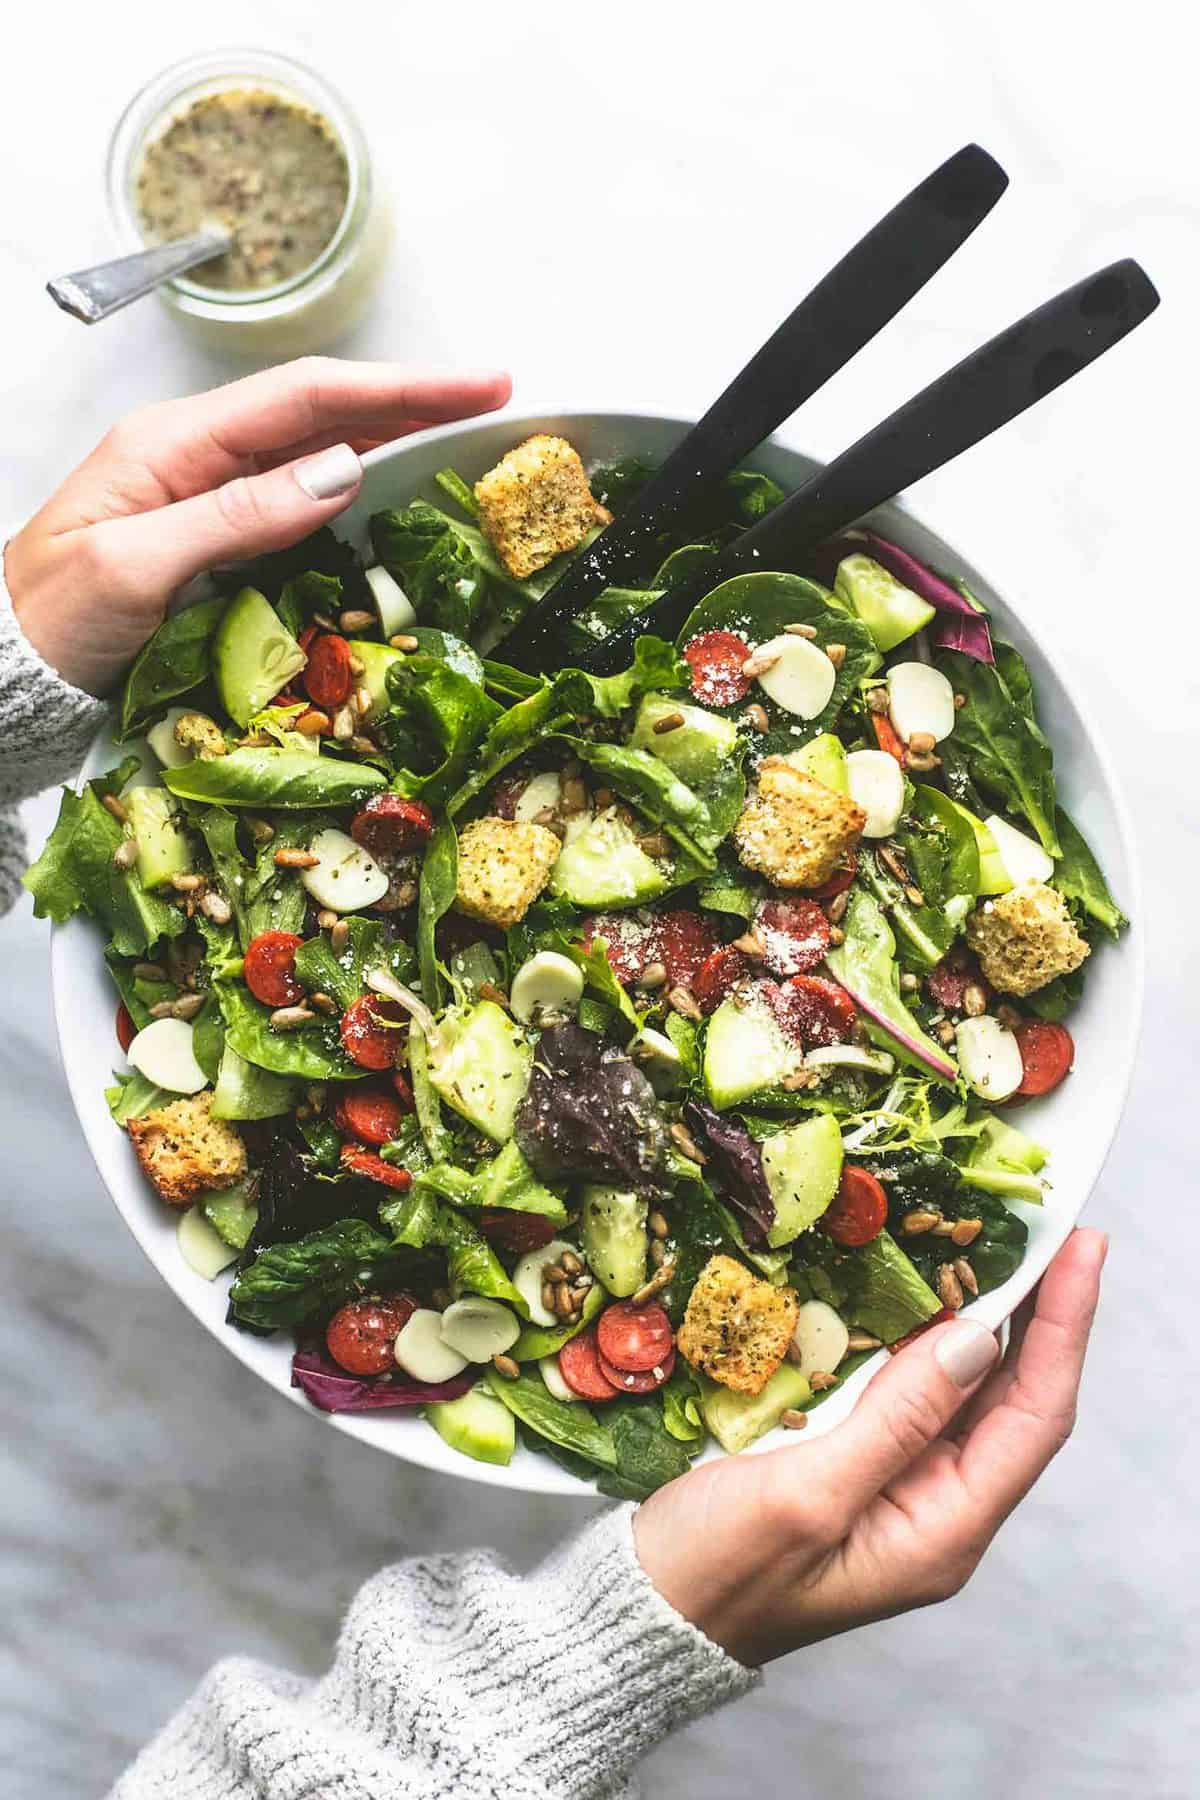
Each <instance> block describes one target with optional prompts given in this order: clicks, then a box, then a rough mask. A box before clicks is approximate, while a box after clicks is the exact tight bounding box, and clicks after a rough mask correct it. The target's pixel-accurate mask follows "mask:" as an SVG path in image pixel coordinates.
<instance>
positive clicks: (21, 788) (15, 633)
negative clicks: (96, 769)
mask: <svg viewBox="0 0 1200 1800" xmlns="http://www.w3.org/2000/svg"><path fill="white" fill-rule="evenodd" d="M107 714H108V708H107V706H106V705H105V703H104V701H103V700H97V699H95V698H94V696H93V695H91V694H85V693H83V692H82V690H81V689H79V688H77V687H72V685H71V683H70V682H69V681H64V680H63V678H62V676H61V675H59V674H58V673H57V671H56V670H54V669H52V668H51V667H50V665H49V663H47V662H45V661H44V660H43V659H42V657H40V656H39V655H38V653H37V651H36V650H35V649H34V647H33V645H32V644H31V643H30V642H29V639H28V638H27V637H26V636H25V633H24V632H23V631H22V630H21V627H20V624H19V622H18V620H17V617H16V614H15V613H14V612H13V608H12V600H11V598H10V596H9V592H8V588H7V585H6V584H5V581H4V572H3V563H2V559H0V719H3V721H4V729H3V733H2V734H0V804H3V803H4V802H11V801H14V800H24V799H26V798H28V796H29V795H31V794H36V793H40V792H41V790H42V789H43V788H47V787H51V786H52V785H53V783H54V782H56V781H64V780H65V779H66V778H67V776H68V775H71V774H73V773H74V771H75V770H76V769H77V768H78V767H79V765H80V763H81V762H82V761H83V759H84V757H85V755H86V754H87V750H88V746H89V745H90V743H91V741H92V739H93V738H94V737H95V735H96V732H97V731H98V730H99V729H100V726H101V724H102V723H103V722H104V720H105V718H106V717H107Z"/></svg>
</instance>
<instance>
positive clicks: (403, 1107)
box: [392, 1069, 417, 1113]
mask: <svg viewBox="0 0 1200 1800" xmlns="http://www.w3.org/2000/svg"><path fill="white" fill-rule="evenodd" d="M392 1087H393V1088H394V1089H395V1093H396V1098H397V1100H398V1101H399V1102H400V1111H401V1112H402V1113H410V1112H416V1110H417V1103H416V1101H415V1100H414V1099H413V1091H412V1088H411V1087H410V1086H409V1081H408V1077H407V1075H402V1074H401V1073H400V1070H399V1069H394V1070H393V1071H392Z"/></svg>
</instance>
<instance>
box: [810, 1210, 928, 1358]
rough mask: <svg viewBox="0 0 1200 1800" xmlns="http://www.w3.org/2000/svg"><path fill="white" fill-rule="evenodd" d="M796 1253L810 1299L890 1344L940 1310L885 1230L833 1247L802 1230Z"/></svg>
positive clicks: (821, 1237) (827, 1241) (909, 1261)
mask: <svg viewBox="0 0 1200 1800" xmlns="http://www.w3.org/2000/svg"><path fill="white" fill-rule="evenodd" d="M913 1241H914V1242H915V1241H916V1240H915V1239H914V1240H913ZM798 1254H799V1256H800V1258H801V1267H802V1270H803V1272H804V1274H805V1275H806V1276H807V1278H808V1284H809V1286H810V1287H811V1289H812V1291H813V1293H814V1295H815V1297H816V1298H817V1299H820V1300H828V1301H829V1302H830V1304H832V1305H835V1306H837V1307H838V1309H839V1310H840V1312H841V1314H842V1317H843V1318H844V1319H845V1320H846V1322H847V1323H848V1324H850V1325H857V1326H858V1327H859V1328H860V1329H861V1330H863V1331H869V1332H870V1333H871V1336H872V1337H877V1338H880V1339H881V1340H882V1341H883V1342H884V1343H885V1344H894V1343H895V1342H896V1339H897V1338H901V1337H903V1336H904V1334H905V1332H906V1331H911V1330H912V1329H913V1328H914V1326H917V1325H923V1324H924V1323H925V1321H926V1320H927V1319H932V1318H933V1317H934V1316H935V1315H936V1314H937V1313H939V1312H940V1311H941V1310H942V1303H941V1301H940V1300H939V1299H938V1297H937V1295H936V1294H935V1293H934V1291H933V1289H932V1288H931V1287H930V1286H929V1284H928V1282H927V1281H926V1280H925V1279H924V1277H923V1275H922V1274H921V1272H920V1271H919V1270H918V1269H917V1267H916V1265H915V1264H914V1262H913V1261H912V1259H911V1258H910V1257H909V1256H906V1255H905V1253H904V1251H903V1250H902V1249H901V1248H900V1246H899V1244H897V1243H896V1241H895V1239H894V1238H893V1237H892V1236H891V1234H890V1233H889V1232H887V1231H881V1232H880V1234H879V1236H878V1237H877V1238H875V1239H874V1241H873V1242H872V1243H870V1244H867V1245H866V1246H865V1247H864V1248H863V1249H861V1250H839V1249H838V1248H837V1246H836V1245H833V1244H832V1240H830V1239H829V1238H827V1237H825V1235H824V1233H822V1232H806V1233H805V1234H804V1236H803V1237H802V1238H801V1239H800V1240H799V1242H798ZM942 1254H943V1255H944V1252H943V1253H942Z"/></svg>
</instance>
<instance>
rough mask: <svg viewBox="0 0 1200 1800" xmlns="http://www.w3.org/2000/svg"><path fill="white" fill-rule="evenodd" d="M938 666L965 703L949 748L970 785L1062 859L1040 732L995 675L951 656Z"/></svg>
mask: <svg viewBox="0 0 1200 1800" xmlns="http://www.w3.org/2000/svg"><path fill="white" fill-rule="evenodd" d="M937 666H938V668H939V669H940V670H941V671H942V673H943V675H945V676H946V678H947V680H948V681H949V682H950V684H951V686H952V687H953V688H954V691H955V693H958V694H963V695H964V696H965V698H966V704H965V706H963V707H962V708H961V709H960V711H959V712H958V714H957V717H956V719H955V725H954V738H953V743H954V748H955V751H956V753H957V754H958V755H959V756H961V757H962V758H963V760H964V761H965V763H966V767H967V771H968V773H969V775H970V779H971V781H972V783H973V784H974V786H975V787H976V788H979V789H982V790H983V791H984V792H985V793H986V794H988V795H990V796H991V797H992V799H993V800H995V801H997V802H998V803H999V805H1000V806H1001V807H1002V808H1004V809H1006V810H1007V811H1010V812H1015V813H1017V814H1019V815H1020V816H1021V817H1022V818H1024V819H1027V820H1028V821H1029V823H1030V825H1032V826H1033V829H1034V831H1035V832H1036V833H1037V835H1038V838H1039V839H1040V840H1041V843H1042V847H1043V848H1044V849H1045V850H1046V852H1047V854H1048V855H1050V856H1054V857H1057V856H1060V855H1061V854H1062V846H1061V844H1060V843H1059V839H1058V831H1057V828H1056V825H1055V797H1054V756H1053V753H1052V752H1051V749H1050V745H1049V742H1048V741H1047V739H1046V736H1045V734H1044V733H1043V731H1042V729H1041V727H1040V726H1039V725H1038V724H1037V722H1036V720H1034V719H1033V718H1031V717H1030V715H1029V714H1028V713H1027V712H1026V711H1025V710H1024V709H1023V708H1022V706H1021V705H1019V704H1018V702H1017V701H1016V700H1014V698H1013V696H1012V694H1011V693H1010V692H1009V689H1008V685H1007V683H1006V682H1005V680H1004V677H1003V676H1002V675H1001V674H1000V672H999V670H998V669H996V668H994V667H992V666H990V665H988V664H987V663H982V662H977V661H976V660H975V659H974V658H973V657H970V656H966V655H963V654H961V653H960V652H958V651H953V650H944V651H942V652H941V654H940V655H939V656H938V658H937ZM1022 666H1023V665H1022ZM943 760H944V759H943ZM951 792H954V789H953V787H951ZM955 798H956V799H958V798H959V796H958V794H957V793H955Z"/></svg>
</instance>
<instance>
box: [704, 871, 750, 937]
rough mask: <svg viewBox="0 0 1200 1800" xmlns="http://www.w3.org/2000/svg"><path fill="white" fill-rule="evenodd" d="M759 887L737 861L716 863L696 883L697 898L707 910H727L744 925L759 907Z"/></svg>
mask: <svg viewBox="0 0 1200 1800" xmlns="http://www.w3.org/2000/svg"><path fill="white" fill-rule="evenodd" d="M760 898H761V894H760V892H759V890H758V889H757V888H756V887H755V886H754V884H753V882H752V881H751V880H750V878H749V877H748V876H747V874H746V871H745V869H743V868H741V867H740V865H738V864H733V863H722V862H718V864H717V867H716V868H715V869H714V870H713V872H712V873H711V875H708V876H707V877H706V878H705V879H704V880H703V881H701V882H700V883H699V885H698V886H697V889H696V900H697V902H698V904H699V905H700V906H703V907H704V908H705V909H706V910H707V911H708V912H720V913H729V914H731V916H732V917H733V918H735V919H744V920H745V921H746V923H747V924H749V922H750V920H751V919H752V918H753V917H754V915H755V912H756V911H757V910H758V902H759V900H760Z"/></svg>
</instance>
